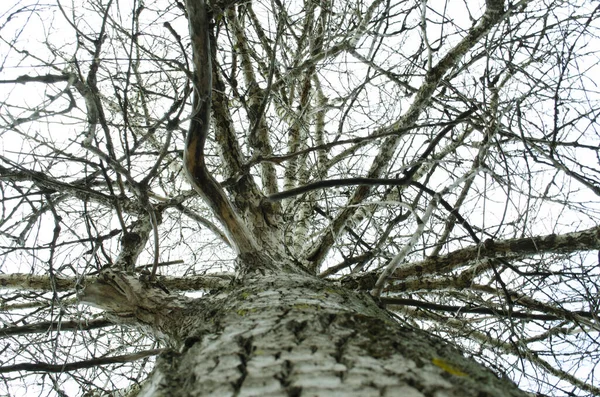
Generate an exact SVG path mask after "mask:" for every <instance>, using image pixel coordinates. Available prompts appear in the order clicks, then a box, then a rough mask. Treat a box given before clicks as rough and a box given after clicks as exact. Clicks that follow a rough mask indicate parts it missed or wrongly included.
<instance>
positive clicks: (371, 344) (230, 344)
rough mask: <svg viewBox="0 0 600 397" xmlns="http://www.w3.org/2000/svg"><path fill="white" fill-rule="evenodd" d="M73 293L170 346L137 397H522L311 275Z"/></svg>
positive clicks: (121, 285) (365, 301)
mask: <svg viewBox="0 0 600 397" xmlns="http://www.w3.org/2000/svg"><path fill="white" fill-rule="evenodd" d="M80 298H81V300H82V301H84V302H87V303H90V304H94V305H95V306H98V307H102V308H105V309H107V310H109V311H110V312H111V313H112V317H113V319H114V321H117V322H123V323H127V324H130V325H131V324H134V323H136V322H137V323H138V324H142V325H143V326H144V327H150V328H151V329H154V330H155V331H157V332H158V333H159V334H160V336H161V337H162V338H165V339H166V340H167V343H168V344H170V345H171V347H172V350H171V351H170V352H169V353H167V354H163V355H161V356H160V358H159V359H158V361H157V365H156V368H155V370H154V372H153V373H152V375H151V376H150V378H149V379H148V380H147V381H146V383H145V385H144V387H143V389H142V391H141V393H140V396H233V395H236V396H258V395H261V396H300V395H302V396H330V395H344V396H361V397H362V396H371V395H372V396H524V395H525V393H523V392H521V391H520V390H519V389H517V387H516V386H515V385H514V384H512V383H511V382H510V381H508V380H505V379H503V380H501V379H499V378H497V377H496V376H495V375H494V374H492V373H491V372H490V371H488V370H486V369H484V368H483V367H482V366H480V365H479V364H477V363H476V362H474V361H473V360H470V359H467V358H465V357H463V356H462V355H461V354H460V353H459V352H458V351H457V350H455V349H454V348H451V347H450V346H448V345H447V344H446V343H445V342H443V341H442V340H440V339H439V338H437V337H433V336H430V335H427V334H426V333H424V332H423V331H420V330H417V329H410V328H407V327H401V326H399V325H398V324H397V323H396V322H395V321H394V320H393V319H392V318H391V317H390V316H389V315H388V313H387V312H385V311H384V310H383V309H381V308H380V307H379V306H377V304H376V302H375V301H374V300H373V299H372V298H371V297H370V296H368V295H366V294H358V293H356V292H354V291H350V290H346V289H344V288H340V287H339V286H336V285H334V284H331V283H327V282H325V281H323V280H318V279H315V278H312V277H308V276H299V275H292V274H286V275H270V274H267V275H254V276H249V277H247V278H246V279H245V280H243V281H241V282H237V283H234V284H232V286H230V287H229V288H227V289H225V290H222V291H221V292H218V293H215V294H212V295H207V296H205V297H203V298H201V299H196V300H191V299H186V298H182V297H173V296H169V295H168V294H167V293H166V292H164V291H162V290H160V289H158V288H154V287H152V286H150V285H149V284H147V283H144V282H140V281H139V280H137V279H135V278H133V277H131V276H127V275H124V274H121V273H115V272H109V273H108V274H102V275H101V276H100V277H98V279H97V280H96V281H94V282H92V283H90V284H89V285H88V286H86V288H85V289H84V291H83V292H82V293H81V294H80Z"/></svg>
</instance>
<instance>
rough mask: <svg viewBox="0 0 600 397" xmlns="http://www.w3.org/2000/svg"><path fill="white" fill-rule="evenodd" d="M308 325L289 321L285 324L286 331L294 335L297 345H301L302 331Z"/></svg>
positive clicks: (302, 339) (304, 322) (303, 322)
mask: <svg viewBox="0 0 600 397" xmlns="http://www.w3.org/2000/svg"><path fill="white" fill-rule="evenodd" d="M307 325H308V323H307V322H306V321H296V320H291V321H290V322H288V323H287V324H286V327H287V329H289V330H290V331H291V332H292V333H293V334H294V339H295V342H296V344H297V345H299V344H301V343H302V341H304V339H305V337H304V335H303V332H304V330H305V329H306V328H307Z"/></svg>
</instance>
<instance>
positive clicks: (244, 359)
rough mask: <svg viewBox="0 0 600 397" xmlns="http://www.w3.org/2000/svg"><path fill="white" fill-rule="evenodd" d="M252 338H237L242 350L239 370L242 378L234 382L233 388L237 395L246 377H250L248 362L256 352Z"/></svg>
mask: <svg viewBox="0 0 600 397" xmlns="http://www.w3.org/2000/svg"><path fill="white" fill-rule="evenodd" d="M252 339H253V338H252V336H250V337H249V338H245V337H243V336H240V337H238V338H237V340H236V343H237V345H238V347H239V348H240V352H239V353H238V357H239V358H240V361H241V362H240V365H238V367H237V368H238V370H239V371H240V377H239V378H238V379H237V380H236V381H235V382H233V388H234V390H235V392H236V393H238V392H239V391H240V390H241V388H242V385H243V384H244V380H245V379H246V376H248V368H247V365H248V361H250V359H251V358H252V353H253V352H254V345H253V343H252Z"/></svg>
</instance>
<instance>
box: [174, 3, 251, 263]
mask: <svg viewBox="0 0 600 397" xmlns="http://www.w3.org/2000/svg"><path fill="white" fill-rule="evenodd" d="M186 8H187V12H188V19H189V29H190V38H191V42H192V51H193V63H194V72H195V73H194V87H195V92H194V103H193V104H194V109H193V113H192V118H191V120H190V126H189V130H188V134H187V138H186V144H185V152H184V168H185V170H186V172H187V175H188V178H189V180H190V182H191V184H192V186H193V187H194V189H195V190H196V191H197V192H198V193H199V194H200V196H201V197H202V199H203V200H204V201H205V202H206V203H207V204H208V205H209V206H210V207H211V209H212V210H213V212H214V214H215V216H217V218H218V219H219V221H220V222H221V223H222V224H223V226H224V228H225V231H226V233H227V236H228V238H229V241H230V242H231V243H232V245H233V247H234V248H235V249H236V251H237V253H238V254H240V255H243V256H244V255H247V254H252V253H256V252H258V244H257V243H256V241H255V240H254V238H253V237H252V236H251V234H250V232H249V230H248V228H247V227H246V225H245V224H244V222H243V221H242V219H241V218H240V217H239V215H238V214H237V213H236V212H235V210H234V208H233V206H232V205H231V202H230V201H229V200H228V198H227V196H226V195H225V192H224V191H223V190H222V189H221V187H220V186H219V184H218V183H217V181H215V179H214V178H213V177H212V176H211V175H210V173H209V172H208V169H207V168H206V164H205V161H204V145H205V142H206V136H207V134H208V131H209V128H210V107H211V94H212V67H211V50H210V34H209V17H208V12H207V5H206V3H205V2H204V1H195V0H188V1H186Z"/></svg>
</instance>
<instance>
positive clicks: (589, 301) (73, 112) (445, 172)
mask: <svg viewBox="0 0 600 397" xmlns="http://www.w3.org/2000/svg"><path fill="white" fill-rule="evenodd" d="M238 3H239V4H230V3H229V2H214V3H211V4H213V15H214V21H213V22H214V32H215V41H214V43H213V44H214V48H213V50H214V58H215V61H214V63H213V70H214V73H213V94H212V95H213V107H212V117H213V121H212V129H211V133H210V136H209V137H208V140H207V145H206V162H207V166H208V169H209V171H210V172H211V173H212V175H213V177H214V178H215V179H216V181H217V182H219V183H220V185H221V186H222V187H223V189H224V190H225V191H226V192H227V195H228V197H229V200H230V201H231V202H232V203H233V205H234V206H235V208H239V209H240V213H241V216H242V217H244V216H249V215H247V213H244V211H243V209H244V208H245V207H244V206H245V205H246V204H247V201H246V200H257V202H258V201H260V202H264V203H269V204H268V205H272V206H274V207H273V208H275V206H277V207H276V208H280V209H281V212H280V214H281V217H280V218H278V219H277V220H276V221H277V222H282V224H283V225H285V227H284V232H283V234H284V239H285V249H286V254H288V255H289V256H290V257H292V258H295V259H297V260H298V262H303V261H306V262H308V261H309V260H310V262H311V263H314V264H316V265H315V266H316V268H315V273H317V274H320V275H321V277H327V278H330V279H332V280H339V281H340V282H343V283H344V285H346V286H350V287H353V288H356V289H364V290H366V291H370V292H372V293H373V294H375V295H378V296H381V298H382V299H383V301H384V302H387V307H388V309H390V310H391V311H393V312H394V313H395V315H396V316H397V318H398V319H399V321H402V322H407V323H410V324H412V325H418V326H420V327H422V328H424V329H427V330H429V331H430V332H432V333H434V334H437V335H441V336H442V337H444V338H445V339H446V340H449V341H451V342H453V343H456V344H457V345H459V346H461V348H463V349H464V351H465V353H466V354H470V355H473V356H474V357H476V358H477V359H478V360H480V361H482V362H484V363H485V364H486V365H488V366H490V367H491V368H492V369H493V370H496V371H498V372H499V373H505V374H507V376H509V377H511V378H512V379H513V380H515V381H516V382H517V383H518V384H519V385H520V387H521V388H523V389H526V390H531V391H535V392H538V391H539V392H540V393H545V394H551V395H561V396H563V395H578V396H580V395H581V396H585V395H594V394H598V390H600V389H599V388H600V383H599V382H598V376H599V375H600V374H599V373H598V367H597V363H598V362H599V361H600V357H599V353H598V352H599V351H600V346H599V343H598V338H599V331H600V325H599V324H598V306H599V302H600V301H599V299H600V298H599V296H600V291H599V290H598V285H599V282H598V279H599V277H600V264H599V257H598V252H599V251H598V248H599V247H597V246H596V245H594V244H595V243H587V242H586V243H584V242H582V241H583V237H581V236H580V235H575V234H573V233H577V232H583V231H586V230H592V228H598V225H599V217H600V213H599V211H600V202H599V200H598V197H599V196H600V155H599V149H600V146H599V142H600V136H599V132H598V131H599V129H598V116H599V112H600V106H599V100H600V96H599V93H598V87H597V83H598V76H600V67H599V66H598V65H599V54H600V40H599V39H598V32H599V28H600V22H599V17H600V9H599V6H598V5H597V4H596V2H593V1H578V2H564V1H551V0H547V1H539V2H538V1H535V2H533V1H532V2H526V1H521V2H516V1H515V2H509V1H507V2H505V3H504V9H505V10H508V11H507V12H506V15H505V16H503V17H502V18H501V20H500V21H499V22H498V23H497V24H495V25H494V26H493V27H492V28H491V29H490V30H489V32H487V33H486V34H485V35H484V36H483V37H482V38H481V39H478V40H477V41H476V42H475V43H468V40H467V39H468V37H469V34H470V32H473V31H474V30H475V29H476V28H477V26H479V25H478V23H479V22H480V21H481V20H482V18H483V12H484V10H485V2H483V1H482V2H478V1H473V2H472V1H466V0H465V1H458V0H448V1H429V2H427V1H398V2H392V1H372V2H369V1H365V2H363V1H352V2H345V1H339V2H336V1H332V0H322V1H310V0H306V1H289V2H281V1H278V0H273V1H268V0H264V1H263V0H260V1H253V2H238ZM489 3H490V4H493V3H495V2H494V1H489ZM0 7H1V8H0V196H1V199H2V216H1V219H0V258H1V260H0V285H2V286H3V288H2V289H1V290H0V291H1V293H2V307H1V309H2V311H1V314H0V318H1V319H2V327H3V328H2V330H4V332H5V335H2V334H0V337H2V343H1V344H0V363H1V365H2V366H14V365H19V364H24V363H37V364H40V363H44V364H48V365H56V366H60V365H64V364H66V363H83V362H88V361H89V360H98V359H101V358H112V357H121V356H122V357H124V358H123V359H122V360H121V361H120V362H117V361H111V362H110V364H106V363H100V362H97V361H91V365H89V366H85V365H83V364H79V365H75V366H74V368H73V369H70V370H68V371H60V370H57V371H54V370H52V369H51V368H50V367H47V366H46V367H43V366H38V367H35V366H34V367H32V368H31V369H29V370H21V371H7V372H6V373H2V375H0V376H1V379H2V382H0V394H2V395H4V394H9V395H15V396H20V395H83V393H85V392H90V391H91V390H104V391H107V392H112V391H114V390H117V389H121V388H124V387H127V386H128V385H131V384H133V383H136V382H140V381H142V380H143V379H144V377H145V375H146V374H147V373H148V371H149V370H151V368H152V360H153V359H152V355H151V354H150V353H149V354H148V355H143V354H142V356H143V357H142V356H139V355H138V356H131V355H132V354H137V353H140V352H145V351H151V352H152V354H155V353H156V351H155V350H153V349H158V348H161V347H162V345H161V344H160V342H157V341H155V340H154V339H153V338H151V337H149V336H148V335H146V334H144V333H138V332H134V331H133V330H131V329H126V328H120V327H115V326H111V325H110V324H109V323H108V322H106V321H105V318H104V317H103V315H102V313H101V312H100V311H98V310H95V309H93V308H88V307H84V306H81V305H78V304H77V301H76V293H75V288H76V286H77V284H78V283H80V282H81V281H82V280H83V278H84V277H86V276H91V275H94V274H97V273H98V271H99V270H100V269H101V268H103V267H104V266H107V265H109V264H110V265H115V266H117V265H118V266H121V265H122V266H123V267H126V268H127V269H129V270H135V271H140V272H141V271H145V272H148V271H151V269H152V266H153V265H154V264H155V262H156V264H157V265H158V270H157V274H158V275H159V276H161V277H164V280H163V282H164V283H165V286H166V288H168V289H169V290H173V291H176V292H182V293H186V294H190V295H195V296H197V295H201V294H202V293H204V292H205V291H208V290H211V289H214V288H218V287H219V286H222V285H224V283H226V282H228V281H229V280H231V278H232V277H233V274H234V271H235V263H234V259H235V252H234V250H233V249H232V244H231V241H229V238H228V235H227V232H226V231H225V230H223V227H222V225H221V224H220V223H219V221H218V218H217V217H216V216H215V214H214V213H212V212H211V211H210V208H209V207H208V206H207V205H206V203H205V202H203V201H202V200H201V199H200V198H199V197H198V196H197V194H196V193H195V191H194V190H193V189H192V188H191V187H190V185H189V183H188V182H187V180H186V178H185V176H184V173H183V171H182V164H181V157H182V154H183V148H184V139H185V133H186V131H187V127H188V124H189V119H190V115H191V112H192V110H193V106H192V93H193V90H194V87H193V84H192V83H191V81H192V77H193V75H192V74H193V66H192V61H193V60H192V58H191V57H192V53H191V49H190V43H189V33H188V24H187V20H186V13H185V11H184V7H183V4H182V3H180V2H178V1H167V0H156V1H142V0H129V1H111V0H72V1H70V2H67V1H58V2H54V1H49V2H38V1H33V2H29V1H28V0H22V1H17V2H13V1H9V2H5V3H4V4H2V5H0ZM461 43H464V51H463V53H461V55H460V56H456V57H452V55H453V54H455V52H459V51H458V50H457V48H458V47H460V45H462V44H461ZM446 64H447V65H446ZM440 70H441V71H442V72H440V73H438V71H440ZM438 74H439V75H438ZM428 85H431V87H430V88H431V89H429V88H428ZM249 176H251V177H252V178H249ZM360 178H362V179H360ZM247 179H252V180H253V181H255V182H256V186H258V188H257V189H256V191H254V190H252V189H251V188H250V187H249V186H254V185H253V184H251V183H250V182H247ZM294 189H296V190H294ZM257 197H261V198H257ZM268 197H270V200H268V199H267V198H268ZM261 200H263V201H261ZM279 206H280V207H279ZM268 221H273V222H275V220H273V219H268V220H267V222H268ZM257 224H258V223H257ZM259 230H260V229H259V228H257V229H256V230H253V232H254V233H258V231H259ZM595 230H596V229H595ZM155 233H156V235H155ZM593 233H594V232H593V231H592V232H590V233H589V234H590V235H593ZM595 233H597V232H595ZM549 235H555V236H554V237H544V238H542V236H549ZM556 236H558V237H556ZM132 239H133V240H132ZM135 239H138V240H136V241H134V240H135ZM589 240H593V238H590V239H589ZM506 241H508V242H507V243H506V244H505V245H503V244H504V242H506ZM586 241H587V240H586ZM528 243H530V245H533V246H534V247H537V248H535V249H531V248H527V247H525V246H526V245H527V244H528ZM125 246H132V247H137V248H135V249H134V250H133V251H135V252H133V251H131V252H127V251H126V250H125V249H123V247H125ZM157 252H158V256H157V255H156V254H157ZM459 254H460V255H462V256H460V258H458V257H459ZM453 255H454V256H453ZM132 258H133V259H132ZM457 258H458V259H457ZM392 265H393V266H392ZM11 275H12V276H13V277H12V278H11ZM32 276H39V279H34V278H32ZM209 276H210V277H209ZM35 280H37V281H35ZM34 281H35V282H34ZM36 282H37V284H36ZM386 299H387V301H386ZM34 326H35V327H34ZM95 364H98V365H95ZM52 368H58V367H52Z"/></svg>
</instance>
